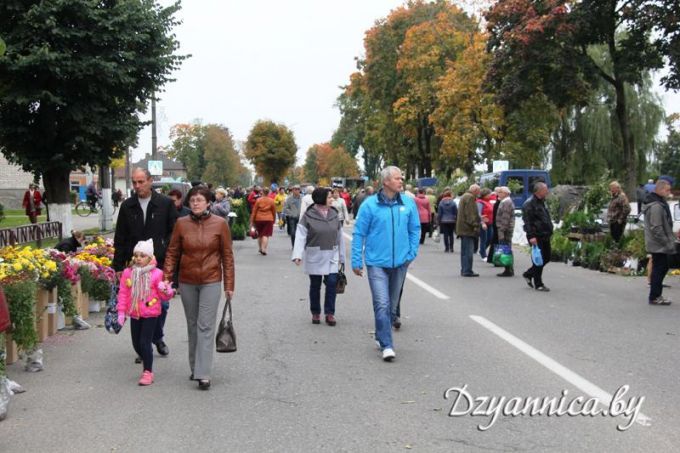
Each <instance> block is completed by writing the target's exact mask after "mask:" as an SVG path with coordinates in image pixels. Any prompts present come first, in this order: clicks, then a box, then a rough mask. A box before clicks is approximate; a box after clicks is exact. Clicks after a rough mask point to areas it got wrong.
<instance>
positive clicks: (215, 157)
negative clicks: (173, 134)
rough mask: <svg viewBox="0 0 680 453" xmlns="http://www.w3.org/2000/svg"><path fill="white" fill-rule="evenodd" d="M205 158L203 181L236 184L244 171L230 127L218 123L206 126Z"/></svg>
mask: <svg viewBox="0 0 680 453" xmlns="http://www.w3.org/2000/svg"><path fill="white" fill-rule="evenodd" d="M204 129H205V132H204V134H203V136H204V145H203V146H204V149H205V151H204V160H205V162H206V166H205V171H204V172H203V177H202V178H201V180H202V181H204V182H207V183H212V184H213V185H215V186H218V185H222V186H225V187H228V186H235V185H237V184H239V183H240V180H241V176H242V173H243V170H244V168H243V165H242V164H241V159H240V157H239V155H238V153H237V152H236V149H235V148H234V141H233V139H232V136H231V132H229V129H227V128H226V127H223V126H219V125H216V124H209V125H207V126H205V127H204Z"/></svg>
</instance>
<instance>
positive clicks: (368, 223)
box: [352, 166, 420, 362]
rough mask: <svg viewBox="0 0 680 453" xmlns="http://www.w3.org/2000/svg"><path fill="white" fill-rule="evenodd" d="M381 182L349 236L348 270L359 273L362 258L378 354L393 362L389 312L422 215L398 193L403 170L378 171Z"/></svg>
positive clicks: (413, 255)
mask: <svg viewBox="0 0 680 453" xmlns="http://www.w3.org/2000/svg"><path fill="white" fill-rule="evenodd" d="M381 177H382V182H383V187H382V189H380V191H379V192H378V193H377V194H376V195H375V196H371V197H367V198H366V199H365V200H364V202H363V203H362V204H361V208H359V212H358V214H357V219H356V223H355V225H354V236H353V238H352V270H353V271H354V273H355V274H356V275H358V276H359V277H361V276H363V262H364V261H365V262H366V272H367V275H368V283H369V285H370V287H371V295H372V297H373V312H374V314H375V337H376V340H377V342H378V343H379V345H380V349H381V350H382V358H383V360H385V361H386V362H391V361H392V360H393V359H394V357H395V354H394V346H393V344H392V321H393V319H392V316H393V315H392V313H395V308H396V304H397V303H398V302H399V291H400V290H401V287H402V285H403V283H404V278H406V272H407V270H408V265H409V264H410V263H411V261H413V260H414V259H415V258H416V255H417V254H418V245H419V242H420V219H419V218H418V209H417V208H416V203H415V201H413V199H412V198H410V197H404V196H401V195H400V192H401V189H402V185H403V179H404V178H403V177H402V174H401V170H400V169H399V168H397V167H393V166H389V167H386V168H385V169H383V171H382V172H381Z"/></svg>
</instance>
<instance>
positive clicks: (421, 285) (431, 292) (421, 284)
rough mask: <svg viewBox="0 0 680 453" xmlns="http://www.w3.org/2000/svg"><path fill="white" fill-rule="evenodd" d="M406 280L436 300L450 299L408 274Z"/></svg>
mask: <svg viewBox="0 0 680 453" xmlns="http://www.w3.org/2000/svg"><path fill="white" fill-rule="evenodd" d="M342 234H343V235H344V236H345V238H347V240H348V241H350V242H351V241H352V236H350V235H349V234H347V233H345V232H344V231H343V232H342ZM406 278H407V279H408V280H410V281H411V282H413V283H415V284H416V285H418V286H420V287H421V288H422V289H424V290H425V291H427V292H428V293H430V294H432V295H433V296H434V297H436V298H437V299H441V300H449V299H450V297H449V296H447V295H446V294H444V293H443V292H441V291H439V290H438V289H436V288H433V287H432V286H430V285H428V284H427V283H425V282H424V281H422V280H421V279H419V278H417V277H414V276H413V275H411V274H410V273H407V274H406Z"/></svg>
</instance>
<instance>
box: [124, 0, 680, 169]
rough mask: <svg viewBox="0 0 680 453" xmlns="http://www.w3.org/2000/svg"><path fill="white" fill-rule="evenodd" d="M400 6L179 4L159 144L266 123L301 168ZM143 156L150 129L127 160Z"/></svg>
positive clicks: (349, 2)
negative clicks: (276, 127)
mask: <svg viewBox="0 0 680 453" xmlns="http://www.w3.org/2000/svg"><path fill="white" fill-rule="evenodd" d="M160 3H161V4H162V5H169V4H171V3H172V0H160ZM403 3H404V2H403V1H402V0H184V1H183V3H182V10H181V11H180V12H179V13H178V17H179V18H180V19H181V20H182V21H183V24H182V25H180V26H179V27H178V28H177V29H176V33H177V37H178V40H179V41H180V44H181V49H180V53H184V54H191V55H192V57H191V58H190V59H188V60H186V61H185V62H184V64H183V65H182V67H181V68H180V70H179V71H177V72H176V73H175V75H174V76H175V78H176V79H177V80H176V81H175V82H172V83H170V84H168V85H167V86H166V87H165V89H166V91H165V92H164V93H160V101H159V103H158V144H159V145H169V144H170V139H169V133H170V128H171V127H172V126H173V125H174V124H177V123H189V122H192V121H193V120H196V119H200V120H201V121H202V122H203V123H204V124H205V123H219V124H222V125H224V126H226V127H228V128H229V129H230V130H231V132H232V135H233V136H234V139H235V140H245V139H246V138H247V136H248V133H249V132H250V129H251V128H252V126H253V125H254V124H255V122H256V121H257V120H259V119H269V120H273V121H275V122H278V123H283V124H285V125H286V126H288V127H289V128H290V129H291V130H292V131H293V132H294V133H295V139H296V142H297V145H298V147H299V150H298V163H302V161H303V160H304V155H305V153H306V151H307V149H308V148H309V147H310V146H311V145H313V144H315V143H322V142H326V141H329V140H330V139H331V136H332V134H333V131H334V130H335V128H336V127H337V125H338V122H339V120H340V114H339V112H338V110H337V108H335V107H334V103H335V100H336V98H337V97H338V95H339V94H340V92H341V90H340V89H339V87H340V86H342V85H345V84H347V83H348V80H349V75H350V74H351V73H352V72H354V71H355V70H356V62H355V60H354V58H355V57H357V56H362V55H363V39H364V33H365V32H366V31H367V30H368V29H369V28H371V27H372V26H373V24H374V23H375V21H376V20H378V19H381V18H384V17H386V16H387V15H388V14H389V12H390V11H391V10H392V9H394V8H396V7H398V6H400V5H402V4H403ZM660 94H661V95H662V97H663V98H664V104H665V106H666V111H667V113H671V112H680V95H679V94H677V93H665V92H663V90H660ZM148 118H149V115H147V117H146V119H148ZM148 152H151V131H150V128H148V127H147V128H145V129H143V130H142V131H141V132H140V136H139V145H138V147H137V149H136V150H134V151H133V155H132V160H133V161H136V160H138V159H140V158H141V157H143V155H144V154H145V153H148Z"/></svg>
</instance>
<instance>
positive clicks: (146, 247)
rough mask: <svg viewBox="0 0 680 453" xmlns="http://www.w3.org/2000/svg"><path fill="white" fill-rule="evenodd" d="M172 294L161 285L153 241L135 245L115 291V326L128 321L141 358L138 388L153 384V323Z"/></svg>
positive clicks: (135, 346)
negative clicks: (141, 369)
mask: <svg viewBox="0 0 680 453" xmlns="http://www.w3.org/2000/svg"><path fill="white" fill-rule="evenodd" d="M173 293H174V291H173V290H172V287H169V286H167V285H166V284H165V283H163V271H161V270H160V269H158V268H157V267H156V259H155V258H154V256H153V240H152V239H149V240H147V241H139V242H138V243H137V245H136V246H135V248H134V252H133V255H132V266H131V267H128V268H127V269H125V270H124V271H123V275H122V276H121V278H120V290H119V291H118V307H117V308H118V323H119V324H120V325H121V326H122V325H123V324H124V323H125V319H126V317H127V316H129V317H130V318H131V320H130V333H131V334H132V347H133V348H134V349H135V352H137V355H138V356H139V357H141V358H142V363H143V364H144V370H143V372H142V376H141V377H140V379H139V385H151V384H153V349H152V347H151V345H152V340H153V334H154V331H155V330H156V322H157V321H158V317H159V316H160V314H161V302H162V301H166V300H170V299H171V298H172V296H173Z"/></svg>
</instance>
